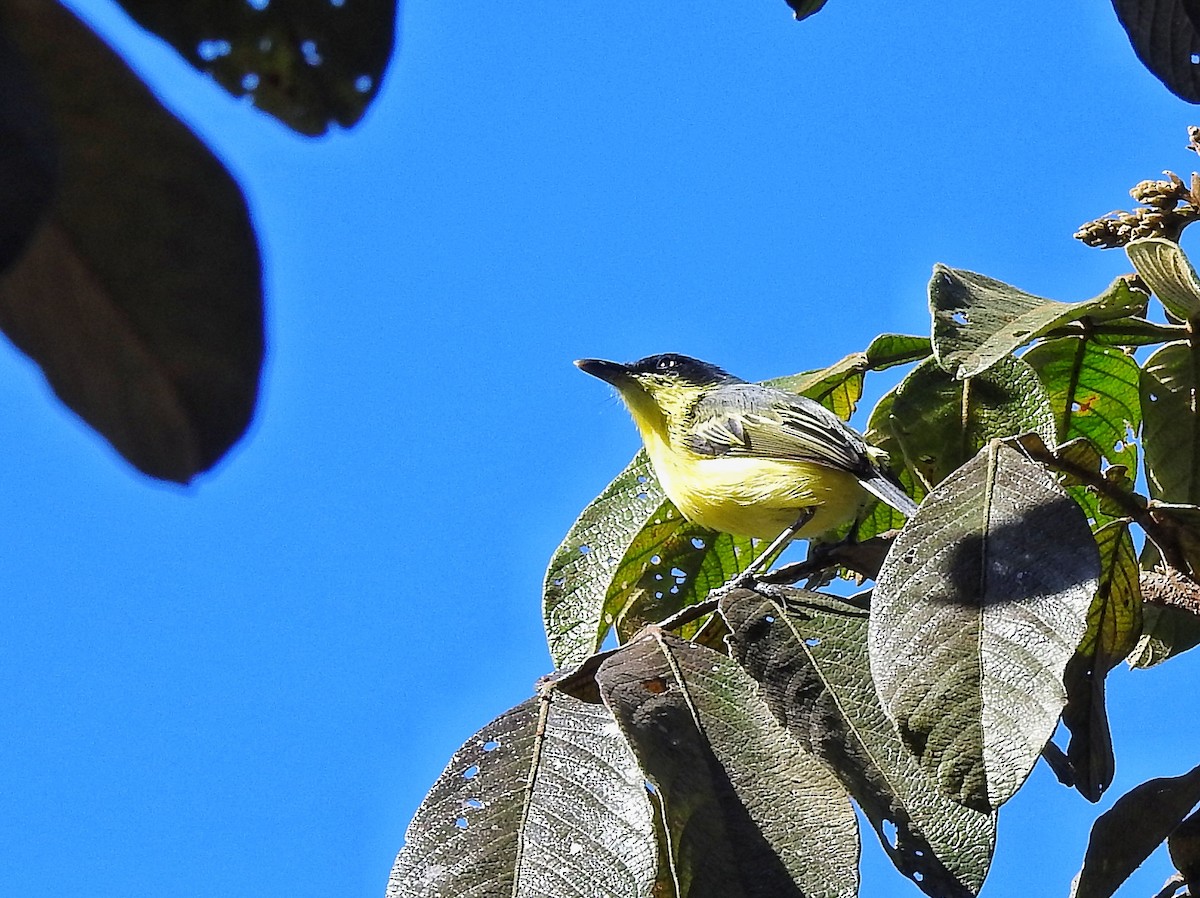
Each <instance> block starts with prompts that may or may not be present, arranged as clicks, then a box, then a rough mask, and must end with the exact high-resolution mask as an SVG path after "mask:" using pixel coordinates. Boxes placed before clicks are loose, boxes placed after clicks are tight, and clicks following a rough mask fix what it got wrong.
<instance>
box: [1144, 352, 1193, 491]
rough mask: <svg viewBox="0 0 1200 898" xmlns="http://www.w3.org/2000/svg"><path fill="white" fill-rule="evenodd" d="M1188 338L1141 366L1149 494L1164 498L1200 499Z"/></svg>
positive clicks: (1191, 365)
mask: <svg viewBox="0 0 1200 898" xmlns="http://www.w3.org/2000/svg"><path fill="white" fill-rule="evenodd" d="M1197 365H1200V354H1197V352H1196V350H1195V349H1194V348H1193V347H1192V346H1191V344H1189V343H1184V342H1176V343H1168V344H1167V345H1166V346H1164V347H1162V348H1161V349H1159V350H1158V351H1157V352H1155V353H1154V354H1153V355H1152V356H1150V358H1148V359H1147V360H1146V363H1145V365H1143V366H1142V376H1141V381H1140V388H1141V403H1142V415H1143V418H1144V421H1145V423H1144V429H1143V434H1142V448H1143V452H1144V454H1145V460H1146V479H1147V481H1148V482H1149V484H1150V495H1151V496H1153V497H1154V498H1155V499H1161V500H1163V501H1164V502H1173V503H1186V504H1190V505H1196V504H1200V448H1198V447H1200V414H1198V413H1197V405H1196V397H1195V387H1196V381H1197V378H1196V367H1197Z"/></svg>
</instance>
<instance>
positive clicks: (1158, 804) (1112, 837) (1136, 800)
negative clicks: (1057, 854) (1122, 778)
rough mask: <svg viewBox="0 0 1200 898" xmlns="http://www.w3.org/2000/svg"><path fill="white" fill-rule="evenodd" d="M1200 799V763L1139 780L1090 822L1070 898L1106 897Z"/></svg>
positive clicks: (1107, 897)
mask: <svg viewBox="0 0 1200 898" xmlns="http://www.w3.org/2000/svg"><path fill="white" fill-rule="evenodd" d="M1197 803H1200V767H1196V768H1194V769H1193V770H1191V771H1190V772H1189V773H1185V774H1184V775H1183V776H1175V777H1164V778H1162V779H1154V780H1150V781H1149V782H1146V783H1142V784H1141V785H1140V786H1137V787H1135V788H1133V789H1131V790H1129V792H1127V793H1125V794H1124V795H1122V796H1121V797H1120V798H1118V799H1117V802H1116V804H1114V805H1113V806H1112V808H1111V810H1109V811H1108V812H1106V813H1104V814H1101V815H1100V818H1099V819H1098V820H1097V821H1096V823H1095V825H1094V826H1092V835H1091V837H1090V838H1089V839H1088V847H1087V853H1086V854H1085V855H1084V858H1083V869H1082V870H1080V871H1079V875H1078V876H1077V877H1076V878H1075V883H1074V885H1073V887H1072V889H1071V898H1109V896H1110V895H1112V894H1114V893H1115V892H1116V891H1117V889H1118V888H1119V887H1120V885H1121V883H1123V882H1124V881H1125V880H1126V879H1128V878H1129V875H1130V874H1131V873H1133V871H1134V870H1136V869H1137V868H1138V867H1140V866H1141V864H1142V862H1143V861H1144V860H1146V858H1148V857H1149V856H1150V854H1151V852H1153V851H1154V849H1156V848H1157V847H1158V846H1159V845H1161V844H1162V842H1163V840H1164V839H1165V838H1167V836H1168V835H1170V834H1171V831H1172V830H1173V829H1175V827H1177V826H1178V825H1179V824H1180V823H1181V822H1182V821H1183V818H1184V817H1186V816H1187V815H1188V813H1189V812H1190V811H1191V810H1192V808H1194V807H1195V806H1196V804H1197Z"/></svg>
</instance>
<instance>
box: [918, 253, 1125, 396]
mask: <svg viewBox="0 0 1200 898" xmlns="http://www.w3.org/2000/svg"><path fill="white" fill-rule="evenodd" d="M1145 308H1146V295H1145V294H1144V293H1142V292H1140V291H1137V290H1133V289H1132V288H1131V287H1130V286H1129V284H1128V282H1127V281H1125V280H1124V279H1118V280H1117V281H1114V282H1113V284H1112V285H1111V286H1110V287H1109V288H1108V289H1107V290H1106V291H1104V293H1102V294H1100V295H1099V296H1097V297H1095V298H1094V299H1089V300H1086V301H1085V302H1076V303H1065V302H1055V301H1054V300H1049V299H1043V298H1042V297H1040V296H1034V295H1033V294H1031V293H1025V292H1024V291H1022V290H1018V289H1017V288H1016V287H1013V286H1011V285H1010V284H1005V283H1004V282H1002V281H997V280H995V279H994V278H989V277H985V276H984V275H981V274H975V273H974V272H971V271H962V270H959V269H954V268H947V267H946V266H945V265H938V266H936V267H935V268H934V270H933V278H932V279H931V280H930V282H929V309H930V312H931V313H932V314H933V352H934V355H935V356H936V357H937V360H938V364H940V365H941V366H942V367H943V368H944V369H945V370H946V371H949V372H950V373H952V374H953V375H954V376H955V377H958V378H964V377H973V376H974V375H977V374H979V373H980V372H981V371H986V370H987V369H989V368H991V367H992V366H993V365H994V364H996V363H997V362H998V361H1000V360H1001V359H1003V358H1006V357H1007V356H1008V355H1009V354H1010V353H1012V352H1013V351H1015V350H1016V349H1018V348H1019V347H1021V346H1024V345H1025V344H1026V343H1028V342H1029V341H1030V340H1032V339H1033V338H1035V337H1038V336H1041V335H1042V334H1044V333H1046V332H1047V331H1049V330H1052V329H1053V328H1055V327H1058V326H1059V325H1062V324H1065V323H1067V322H1070V321H1077V320H1080V319H1082V318H1090V319H1096V320H1104V319H1108V318H1124V317H1127V316H1129V315H1139V314H1141V313H1142V312H1143V311H1144V310H1145Z"/></svg>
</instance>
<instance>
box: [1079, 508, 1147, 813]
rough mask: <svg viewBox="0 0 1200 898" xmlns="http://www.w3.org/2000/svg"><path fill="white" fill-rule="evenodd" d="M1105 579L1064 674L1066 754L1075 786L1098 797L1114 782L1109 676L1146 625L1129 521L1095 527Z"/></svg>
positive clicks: (1088, 795)
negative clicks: (1107, 696)
mask: <svg viewBox="0 0 1200 898" xmlns="http://www.w3.org/2000/svg"><path fill="white" fill-rule="evenodd" d="M1095 537H1096V546H1097V548H1098V549H1099V551H1100V584H1099V587H1098V588H1097V590H1096V596H1095V598H1093V599H1092V604H1091V607H1090V608H1089V609H1088V615H1087V632H1086V633H1085V634H1084V637H1083V640H1082V641H1081V642H1080V643H1079V648H1078V649H1076V651H1075V654H1074V656H1073V657H1072V658H1071V660H1070V661H1069V662H1068V663H1067V669H1066V672H1065V674H1064V677H1063V681H1064V684H1065V686H1066V689H1067V704H1066V707H1065V708H1063V714H1062V717H1063V723H1064V724H1066V726H1067V729H1069V730H1070V731H1071V741H1070V742H1069V743H1068V745H1067V759H1068V760H1069V761H1070V764H1071V769H1072V771H1073V772H1074V781H1075V788H1076V789H1078V790H1079V793H1080V794H1081V795H1083V796H1084V797H1085V798H1086V799H1087V800H1088V801H1099V800H1100V797H1101V796H1102V795H1103V794H1104V792H1105V790H1106V789H1107V788H1108V787H1109V786H1110V785H1112V780H1113V774H1114V771H1115V761H1114V758H1113V750H1112V736H1111V734H1110V732H1109V727H1108V712H1107V710H1106V708H1105V688H1104V687H1105V678H1106V677H1107V676H1108V672H1109V671H1110V670H1112V669H1113V667H1115V666H1116V665H1117V664H1118V663H1120V661H1121V659H1122V658H1124V657H1125V656H1126V655H1128V654H1129V653H1130V652H1131V651H1132V650H1133V647H1134V645H1135V644H1136V643H1137V639H1138V636H1139V634H1140V633H1141V631H1142V596H1141V589H1140V586H1139V583H1138V576H1139V568H1138V560H1137V550H1136V549H1135V548H1134V545H1133V537H1132V535H1131V534H1130V530H1129V523H1128V522H1127V521H1113V522H1112V523H1109V524H1106V525H1104V526H1103V527H1101V528H1100V529H1098V530H1097V531H1096V533H1095Z"/></svg>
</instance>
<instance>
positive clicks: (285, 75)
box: [117, 0, 398, 136]
mask: <svg viewBox="0 0 1200 898" xmlns="http://www.w3.org/2000/svg"><path fill="white" fill-rule="evenodd" d="M117 2H118V3H120V4H121V5H122V6H123V7H125V10H126V11H127V12H128V13H129V15H131V16H132V17H133V18H134V20H135V21H137V23H138V24H139V25H141V26H142V27H143V28H146V29H148V30H149V31H152V32H154V33H155V34H157V35H158V36H159V37H161V38H162V39H163V40H165V41H166V42H167V43H169V44H170V45H171V46H173V47H174V48H175V49H176V50H178V51H179V53H180V55H181V56H183V58H184V59H186V60H187V61H188V62H190V63H191V64H192V65H194V66H195V67H196V68H198V69H200V71H202V72H208V73H209V74H211V75H212V76H213V77H214V78H216V80H217V82H218V83H220V84H221V86H222V87H224V88H225V89H226V90H227V91H229V92H230V93H231V94H233V95H234V96H236V97H240V96H242V95H244V94H249V95H250V96H251V97H252V98H253V100H254V105H255V106H257V107H258V108H259V109H262V110H263V111H264V112H267V113H269V114H270V115H273V116H275V118H277V119H279V120H280V121H281V122H283V123H284V124H285V125H287V126H288V127H290V128H292V129H293V130H295V131H299V132H300V133H301V134H307V135H310V136H315V135H318V134H324V133H325V131H326V130H327V129H328V128H329V125H330V123H331V122H333V123H336V124H338V125H341V126H342V127H349V126H350V125H353V124H354V123H355V122H357V121H358V120H359V119H360V118H362V115H363V112H364V111H366V108H367V106H368V105H369V104H370V102H371V100H372V99H373V98H374V97H375V94H376V93H378V92H379V86H380V83H381V82H382V81H383V73H384V70H385V69H386V68H387V64H388V60H389V59H390V58H391V55H392V45H393V42H394V40H395V32H396V6H397V3H398V0H351V2H348V3H334V2H330V0H273V2H271V3H251V2H249V0H165V2H164V0H117Z"/></svg>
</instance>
